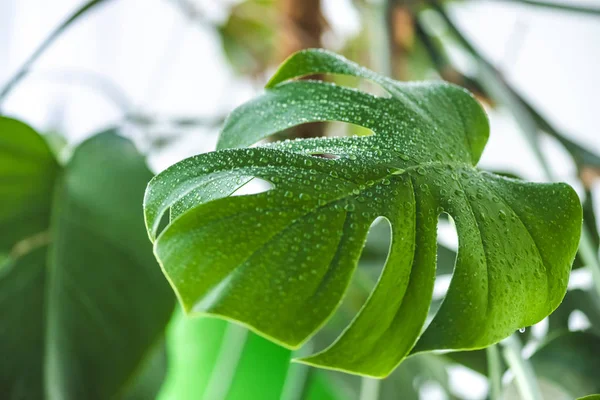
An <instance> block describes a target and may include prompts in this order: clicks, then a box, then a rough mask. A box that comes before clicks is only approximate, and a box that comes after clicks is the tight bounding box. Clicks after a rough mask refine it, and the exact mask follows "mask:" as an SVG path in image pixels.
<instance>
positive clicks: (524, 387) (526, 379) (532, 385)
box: [501, 335, 543, 400]
mask: <svg viewBox="0 0 600 400" xmlns="http://www.w3.org/2000/svg"><path fill="white" fill-rule="evenodd" d="M501 343H502V346H503V349H502V353H503V355H504V359H505V360H506V363H507V364H508V366H509V368H510V370H511V371H513V373H514V374H515V380H516V382H517V387H518V389H519V393H521V397H522V398H523V400H543V397H542V393H541V391H540V387H539V385H538V383H537V379H536V377H535V374H534V372H533V368H532V367H531V364H530V363H529V361H528V360H526V359H524V358H523V354H522V348H521V343H520V342H519V339H517V338H516V337H515V335H511V336H509V337H507V338H506V339H504V340H503V341H502V342H501Z"/></svg>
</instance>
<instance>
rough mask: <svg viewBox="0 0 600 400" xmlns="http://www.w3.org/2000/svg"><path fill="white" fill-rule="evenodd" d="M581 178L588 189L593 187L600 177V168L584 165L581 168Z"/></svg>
mask: <svg viewBox="0 0 600 400" xmlns="http://www.w3.org/2000/svg"><path fill="white" fill-rule="evenodd" d="M579 179H581V183H583V186H584V187H585V188H586V189H588V190H589V189H591V188H592V185H593V184H594V182H595V181H597V180H599V179H600V168H598V167H595V166H584V167H582V168H580V170H579Z"/></svg>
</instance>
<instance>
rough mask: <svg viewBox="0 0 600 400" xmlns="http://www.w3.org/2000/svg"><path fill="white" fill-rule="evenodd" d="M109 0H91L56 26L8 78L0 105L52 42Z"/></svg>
mask: <svg viewBox="0 0 600 400" xmlns="http://www.w3.org/2000/svg"><path fill="white" fill-rule="evenodd" d="M106 1H107V0H91V1H88V2H86V3H85V4H83V5H82V6H81V7H79V9H77V10H76V11H75V12H74V13H73V14H71V16H70V17H69V18H67V19H66V20H64V21H63V22H62V23H61V24H60V25H59V26H58V27H56V28H55V29H54V30H53V31H52V33H50V35H49V36H48V37H46V39H44V41H43V42H42V43H41V44H40V45H39V46H38V48H37V49H36V50H35V51H34V52H33V53H32V54H31V55H30V56H29V58H28V59H27V60H25V62H24V63H23V65H21V67H20V68H19V69H18V70H17V72H16V74H15V75H13V77H12V78H10V79H9V80H8V82H7V83H6V84H5V85H4V87H3V88H2V90H1V91H0V105H1V104H2V101H3V100H4V98H5V97H6V96H7V95H8V94H9V93H10V92H11V91H12V89H13V88H14V87H15V86H16V84H17V83H19V81H20V80H21V79H23V77H25V75H27V73H28V72H29V70H30V68H31V66H32V65H33V63H34V62H35V61H36V60H37V59H38V58H39V57H40V56H41V55H42V54H43V53H44V51H46V49H48V47H50V45H51V44H52V43H54V41H55V40H56V39H57V38H58V37H59V36H60V35H61V34H62V33H63V32H64V31H65V30H66V29H67V28H68V27H69V26H71V24H73V22H75V21H76V20H78V19H79V17H81V16H82V15H84V14H86V13H87V12H88V11H90V10H92V9H93V8H94V7H95V6H97V5H99V4H100V3H104V2H106Z"/></svg>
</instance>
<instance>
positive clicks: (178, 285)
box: [145, 50, 581, 377]
mask: <svg viewBox="0 0 600 400" xmlns="http://www.w3.org/2000/svg"><path fill="white" fill-rule="evenodd" d="M317 73H331V74H348V75H355V76H358V77H362V78H366V79H369V80H372V81H374V82H376V83H378V84H379V85H380V86H382V87H383V89H385V90H386V91H387V92H388V93H389V95H390V97H389V98H386V97H375V96H373V95H370V94H367V93H363V92H360V91H356V90H353V89H348V88H344V87H340V86H336V85H333V84H327V83H323V82H315V81H293V82H287V81H288V80H289V79H292V78H296V77H301V76H305V75H313V74H317ZM328 120H336V121H342V122H348V123H353V124H357V125H361V126H363V127H365V128H368V129H370V130H372V131H373V132H374V133H375V134H374V135H373V136H367V137H347V138H328V139H308V140H296V141H288V142H281V143H275V144H271V145H265V146H258V147H255V148H249V149H225V148H229V147H243V146H248V145H251V144H254V143H255V142H257V141H258V140H260V139H262V138H265V137H267V136H268V135H271V134H275V133H277V132H280V131H282V130H284V129H287V128H289V127H291V126H295V125H299V124H303V123H308V122H315V121H328ZM487 137H488V123H487V119H486V116H485V114H484V112H483V110H482V109H481V107H480V105H479V104H478V103H477V102H476V101H475V100H474V99H473V98H472V96H470V95H469V94H468V93H467V92H466V91H464V90H462V89H459V88H457V87H454V86H451V85H448V84H445V83H442V82H430V83H408V84H407V83H399V82H395V81H392V80H389V79H387V78H384V77H382V76H380V75H377V74H375V73H374V72H371V71H368V70H366V69H364V68H361V67H359V66H358V65H356V64H354V63H351V62H349V61H347V60H345V59H344V58H341V57H339V56H336V55H334V54H332V53H328V52H325V51H318V50H309V51H303V52H299V53H297V54H296V55H294V56H292V57H291V58H290V59H288V60H287V61H286V63H284V64H283V66H282V67H281V68H280V69H279V71H278V72H277V73H276V75H275V76H274V77H273V78H272V79H271V81H270V83H269V85H268V90H267V91H266V93H265V94H264V95H262V96H260V97H258V98H257V99H255V100H253V101H251V102H249V103H247V104H246V105H243V106H242V107H240V108H239V109H237V110H236V111H235V112H234V113H233V114H232V115H231V116H230V118H229V119H228V121H227V122H226V124H225V127H224V131H223V133H222V136H221V139H220V142H219V147H220V148H221V149H223V150H221V151H217V152H213V153H207V154H202V155H199V156H196V157H192V158H189V159H187V160H184V161H182V162H180V163H178V164H176V165H174V166H172V167H171V168H169V169H167V170H166V171H164V172H162V173H161V174H159V175H158V176H157V177H155V178H154V179H153V180H152V181H151V183H150V184H149V187H148V189H147V192H146V197H145V215H146V224H147V228H148V232H149V234H150V237H151V239H152V240H153V241H154V242H155V243H154V246H155V254H156V256H157V257H158V259H159V260H160V262H161V264H162V265H163V268H164V270H165V272H166V274H167V276H168V277H169V280H170V282H171V284H172V286H173V288H174V289H175V291H176V293H177V295H178V297H179V299H180V301H181V303H182V305H183V307H184V309H185V310H186V311H187V312H189V313H194V314H203V313H206V314H211V315H216V316H220V317H223V318H226V319H232V320H234V321H238V322H239V323H241V324H244V325H246V326H249V327H250V328H251V329H253V330H255V331H256V332H259V333H260V334H262V335H264V336H266V337H268V338H270V339H272V340H274V341H276V342H279V343H282V344H284V345H285V346H288V347H290V348H296V347H299V346H300V345H302V344H303V343H304V342H305V341H306V340H307V338H309V337H310V336H311V335H312V334H314V332H315V331H317V330H318V329H319V328H320V327H321V326H323V324H324V323H325V322H326V321H327V320H328V319H329V318H330V317H331V315H332V314H333V312H334V311H335V310H336V308H337V307H338V305H339V304H340V301H341V299H342V297H343V295H344V292H345V290H346V288H347V286H348V283H349V280H350V278H351V276H352V274H353V272H354V269H355V266H356V264H357V261H358V258H359V256H360V253H361V250H362V246H363V243H364V241H365V238H366V235H367V231H368V229H369V227H370V225H371V223H372V222H373V221H374V220H375V218H377V217H379V216H382V217H385V218H387V219H388V220H389V221H390V223H391V226H392V232H393V237H392V244H391V248H390V253H389V256H388V259H387V262H386V266H385V268H384V270H383V272H382V275H381V277H380V279H379V281H378V283H377V286H376V287H375V289H374V290H373V292H372V293H371V296H370V297H369V299H368V301H367V302H366V304H365V305H364V306H363V308H362V309H361V311H360V312H359V314H358V315H357V316H356V318H355V319H354V320H353V321H352V323H351V325H350V326H349V327H348V328H347V329H346V330H345V331H344V333H343V334H342V335H341V336H340V337H339V338H338V340H337V341H336V342H334V343H333V344H332V345H331V346H330V347H329V348H327V349H326V350H324V351H322V352H319V353H317V354H315V355H313V356H309V357H307V358H303V359H302V361H303V362H305V363H308V364H312V365H317V366H321V367H327V368H332V369H339V370H344V371H349V372H353V373H360V374H364V375H370V376H375V377H383V376H386V375H387V374H389V373H390V372H391V371H392V370H393V369H394V368H395V366H397V365H398V364H399V363H400V362H401V361H402V360H403V359H404V358H405V357H407V356H408V355H409V354H411V352H412V353H415V352H422V351H429V350H437V349H477V348H483V347H486V346H488V345H489V344H491V343H495V342H497V341H499V340H501V339H502V338H504V337H506V336H508V335H510V334H511V333H512V332H514V331H515V330H517V329H519V328H520V327H522V326H529V325H532V324H534V323H536V322H538V321H540V320H541V319H543V318H544V317H546V316H547V315H548V314H549V313H551V312H552V311H553V310H554V309H555V308H556V307H557V306H558V304H559V303H560V301H561V299H562V298H563V296H564V293H565V291H566V285H567V280H568V276H569V271H570V268H571V263H572V261H573V258H574V256H575V252H576V250H577V245H578V241H579V234H580V229H581V206H580V204H579V199H578V198H577V195H576V194H575V192H574V191H573V189H571V188H570V187H569V186H567V185H565V184H532V183H526V182H523V181H520V180H514V179H509V178H504V177H500V176H496V175H494V174H491V173H487V172H483V171H480V170H478V169H476V168H475V164H476V163H477V161H478V160H479V157H480V156H481V152H482V151H483V148H484V146H485V143H486V141H487ZM323 155H325V157H323ZM252 177H257V178H260V179H263V180H266V181H268V182H270V183H272V184H273V185H274V188H273V189H271V190H269V191H267V192H264V193H259V194H254V195H248V196H237V197H227V196H228V195H229V194H231V193H232V191H234V190H235V189H236V188H237V187H239V186H240V185H241V184H243V183H244V182H247V181H248V180H249V179H251V178H252ZM169 209H170V212H171V222H170V224H169V226H168V227H167V228H165V230H164V231H162V233H160V235H159V231H158V227H159V222H160V220H161V218H162V216H163V215H164V214H165V213H166V212H167V211H168V210H169ZM441 212H446V213H448V214H449V215H451V216H452V217H453V219H454V221H455V223H456V226H457V230H458V235H459V242H460V247H459V252H458V257H457V262H456V267H455V269H454V275H453V279H452V283H451V285H450V288H449V291H448V294H447V296H446V298H445V300H444V303H443V304H442V306H441V307H440V310H439V312H438V313H437V315H436V317H435V318H434V319H433V321H432V322H431V324H430V325H429V327H428V328H427V329H426V330H425V331H424V332H423V333H422V334H421V332H422V329H423V325H424V323H425V319H426V316H427V313H428V309H429V305H430V303H431V296H432V290H433V283H434V278H435V258H436V224H437V218H438V215H439V214H440V213H441ZM192 249H193V250H192Z"/></svg>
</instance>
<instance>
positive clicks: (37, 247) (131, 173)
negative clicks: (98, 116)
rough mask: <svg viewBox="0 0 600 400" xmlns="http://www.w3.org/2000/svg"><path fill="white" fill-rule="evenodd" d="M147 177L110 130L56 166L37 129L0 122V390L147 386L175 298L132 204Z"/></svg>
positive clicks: (111, 392) (128, 390)
mask: <svg viewBox="0 0 600 400" xmlns="http://www.w3.org/2000/svg"><path fill="white" fill-rule="evenodd" d="M151 176H152V175H151V173H150V171H149V170H148V168H147V167H146V165H145V162H144V159H143V157H142V156H141V155H140V154H139V153H138V152H137V151H136V149H135V147H134V146H133V144H132V143H131V142H129V141H128V140H126V139H124V138H122V137H119V136H117V135H116V134H115V133H114V132H106V133H102V134H99V135H96V136H94V137H93V138H91V139H89V140H87V141H85V142H84V143H82V144H81V145H80V146H79V147H78V148H77V149H76V150H75V152H74V154H73V157H72V158H71V160H70V161H69V162H68V163H67V165H66V166H64V167H62V166H60V165H59V164H58V163H57V162H56V160H55V159H54V157H53V155H52V153H51V152H50V150H49V148H48V145H47V144H46V143H45V141H44V139H43V138H42V137H41V136H40V135H39V134H38V133H37V132H35V131H34V130H33V129H31V128H30V127H28V126H27V125H25V124H23V123H21V122H19V121H16V120H13V119H9V118H0V191H1V192H2V197H1V198H0V253H4V254H6V256H5V258H4V260H3V261H2V262H0V324H1V328H0V353H1V354H2V358H1V360H0V397H2V398H5V399H42V398H48V399H83V398H86V399H107V398H112V397H114V396H116V395H118V396H119V397H120V398H148V395H149V393H156V392H157V391H158V386H159V385H160V382H161V379H160V378H161V373H164V368H162V369H161V368H160V357H155V356H153V355H152V353H160V350H161V337H162V334H163V331H164V327H165V326H166V323H167V321H168V319H169V317H170V314H171V312H172V308H173V303H174V299H173V295H172V293H171V291H170V290H169V287H168V285H167V284H166V283H165V282H164V278H163V277H162V276H161V274H160V271H159V269H158V266H157V265H156V261H155V260H154V258H153V256H152V251H151V248H150V247H151V246H150V245H149V244H148V241H147V239H146V234H145V231H144V222H143V216H142V212H141V210H140V207H139V204H140V202H141V201H142V198H143V193H144V187H145V185H146V183H147V181H148V180H149V179H150V177H151ZM159 355H160V354H159ZM155 360H156V362H155ZM155 365H157V367H156V368H155ZM146 377H148V382H144V381H145V380H146ZM157 377H158V379H157ZM146 383H147V384H146ZM157 383H158V384H157Z"/></svg>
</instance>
